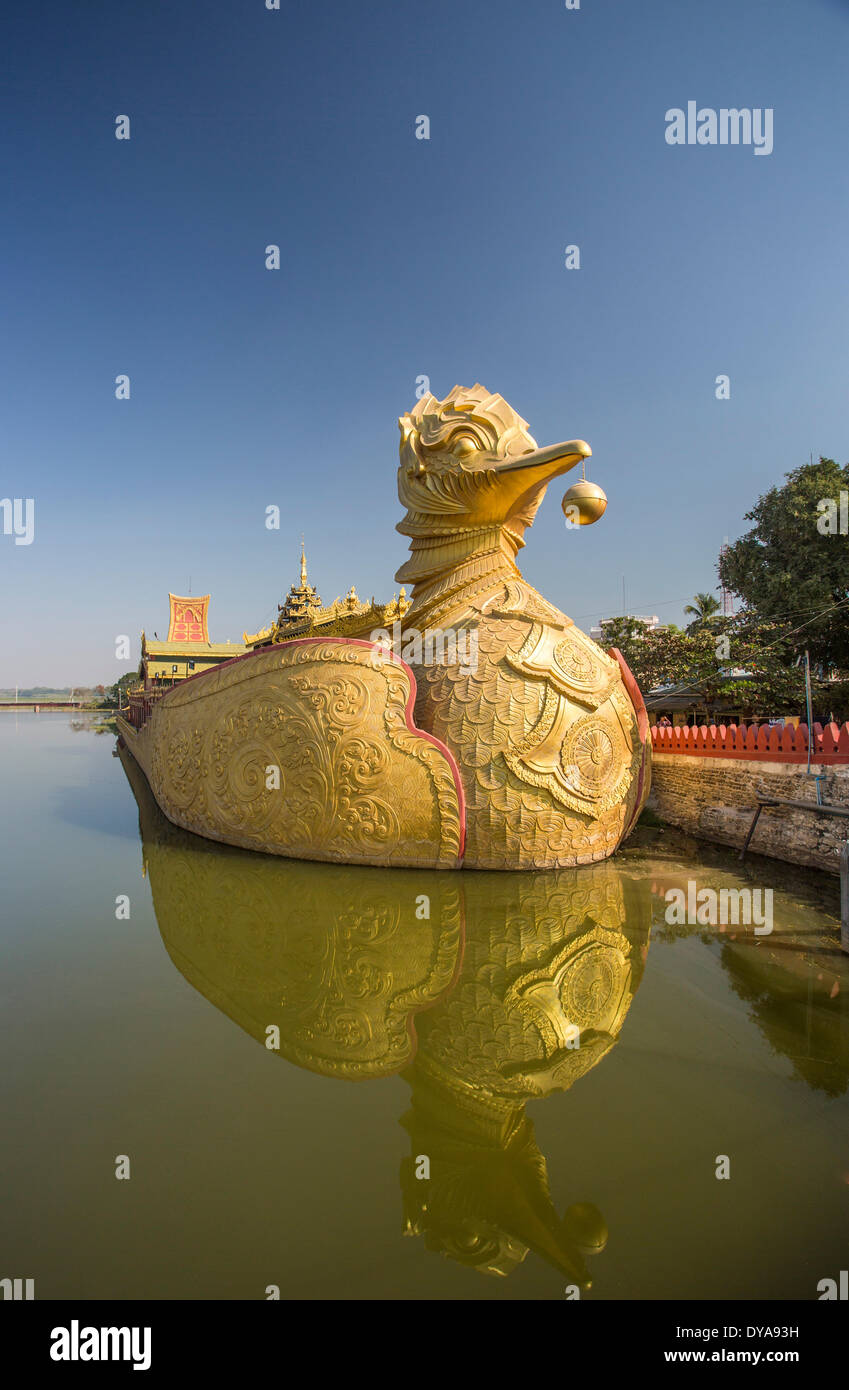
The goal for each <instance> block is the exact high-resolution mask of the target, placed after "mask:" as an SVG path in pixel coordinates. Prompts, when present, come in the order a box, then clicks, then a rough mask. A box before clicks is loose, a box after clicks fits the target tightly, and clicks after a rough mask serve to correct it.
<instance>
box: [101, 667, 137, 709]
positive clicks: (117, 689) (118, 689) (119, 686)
mask: <svg viewBox="0 0 849 1390" xmlns="http://www.w3.org/2000/svg"><path fill="white" fill-rule="evenodd" d="M138 681H139V673H138V671H127V672H125V674H124V675H123V676H120V677H119V678H118V680H117V681H116V682H115V684H114V685H110V686H109V687H108V689H107V691H106V699H105V700H104V704H106V705H109V706H110V707H111V706H112V705H117V704H119V703H120V704H122V705H126V703H127V690H128V689H132V687H133V686H134V685H138ZM119 695H120V697H121V698H120V701H119V698H118V697H119Z"/></svg>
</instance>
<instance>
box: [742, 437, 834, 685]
mask: <svg viewBox="0 0 849 1390" xmlns="http://www.w3.org/2000/svg"><path fill="white" fill-rule="evenodd" d="M786 479H787V481H786V482H785V483H784V485H783V486H782V487H772V488H770V490H769V491H768V492H766V493H764V495H763V496H762V497H761V498H759V500H758V501H757V503H756V504H755V506H754V507H753V508H752V510H751V511H750V512H746V520H747V521H753V522H754V523H755V524H754V526H753V527H752V529H751V530H750V531H747V532H746V534H745V535H743V536H741V537H740V539H739V540H737V541H735V542H734V544H733V545H730V546H727V547H726V548H725V549H724V550H723V552H722V555H721V556H720V560H719V577H720V580H721V582H722V583H723V584H724V585H725V586H726V587H727V588H728V589H731V590H732V592H733V593H735V594H737V595H738V596H739V597H740V598H741V599H742V600H743V601H744V603H745V604H746V606H747V607H748V608H749V609H753V610H755V611H756V612H757V613H758V614H759V616H760V618H761V619H767V620H772V621H775V622H778V623H782V624H784V623H786V624H787V626H788V629H795V628H798V629H799V631H798V632H796V633H794V634H793V635H792V637H788V641H790V643H791V649H792V650H793V651H794V652H795V653H796V654H798V653H800V652H803V651H804V650H805V648H806V647H807V648H808V650H809V651H810V654H811V660H812V661H814V662H817V663H818V664H819V665H820V666H821V667H822V668H823V671H824V672H826V673H827V671H828V670H829V669H830V668H837V669H842V670H849V536H847V535H846V534H845V533H844V534H841V521H842V520H844V519H845V517H846V511H847V508H846V504H845V502H844V505H843V507H841V496H840V494H841V493H844V494H847V493H849V464H845V465H843V466H841V465H840V464H837V463H835V462H834V460H833V459H828V458H821V459H820V461H819V463H812V464H805V465H804V466H803V467H801V468H797V469H795V470H794V471H793V472H792V473H788V474H786ZM843 529H844V531H845V529H846V528H845V526H844V528H843ZM837 605H841V606H837ZM818 615H819V616H818Z"/></svg>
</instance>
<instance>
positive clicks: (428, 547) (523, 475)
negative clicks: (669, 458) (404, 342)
mask: <svg viewBox="0 0 849 1390" xmlns="http://www.w3.org/2000/svg"><path fill="white" fill-rule="evenodd" d="M399 425H400V427H401V463H400V467H399V469H398V496H399V497H400V499H401V502H402V503H403V505H404V506H405V507H406V508H407V515H406V517H405V518H404V520H403V521H402V522H400V523H399V524H398V526H397V528H396V529H397V530H398V531H400V532H401V533H402V535H406V536H410V537H411V545H410V549H411V551H412V555H411V558H410V559H409V560H408V561H407V563H406V564H405V565H403V566H402V567H401V569H400V570H399V571H398V573H397V575H396V579H398V580H399V581H401V582H404V583H412V584H414V585H416V586H418V587H419V590H420V593H421V588H422V586H426V585H428V584H429V583H431V582H432V581H433V580H435V579H437V578H439V577H440V576H441V575H443V574H446V573H449V574H450V573H453V572H455V571H456V569H457V567H458V565H460V564H463V563H466V562H468V561H471V560H475V561H477V562H478V566H477V567H478V569H479V568H480V561H481V560H482V559H483V557H485V556H490V557H492V561H491V562H492V564H493V567H495V566H496V565H497V564H498V563H499V562H501V563H503V564H504V565H505V566H506V567H507V568H508V569H512V568H514V562H515V558H516V554H517V553H518V551H519V550H520V549H521V548H522V546H524V544H525V541H524V535H525V531H526V530H527V528H528V527H529V526H531V525H532V524H533V520H534V517H535V515H536V512H537V508H538V507H539V505H540V503H541V501H542V499H543V497H544V495H545V490H546V488H547V486H548V484H549V483H550V482H551V480H552V478H556V477H557V476H558V475H559V474H561V473H566V472H568V470H569V469H570V468H574V466H575V464H577V463H580V462H581V460H582V459H585V458H589V456H590V455H591V453H592V450H591V449H590V446H589V445H588V444H586V443H585V442H584V441H583V439H571V440H569V441H568V442H567V443H564V444H554V445H552V446H550V447H549V448H546V449H538V448H537V446H536V441H535V440H534V439H533V438H532V437H531V435H530V434H529V433H528V428H527V421H526V420H523V419H522V418H521V416H520V415H517V414H516V411H515V410H513V409H512V407H511V406H509V405H508V404H507V402H506V401H505V400H504V399H503V397H501V396H498V395H491V394H490V393H489V392H488V391H487V390H486V389H485V388H484V387H483V386H480V385H476V386H473V387H472V388H471V390H466V389H464V388H463V387H460V386H455V387H454V390H453V391H452V392H451V393H450V395H448V396H447V397H446V398H445V400H444V401H437V400H436V398H435V397H434V396H431V395H427V396H424V397H423V398H422V399H421V400H420V401H419V402H418V404H417V405H416V407H415V409H414V410H412V411H411V412H410V413H409V414H408V415H403V416H402V417H401V419H400V420H399ZM414 599H415V593H414Z"/></svg>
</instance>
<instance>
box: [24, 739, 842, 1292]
mask: <svg viewBox="0 0 849 1390" xmlns="http://www.w3.org/2000/svg"><path fill="white" fill-rule="evenodd" d="M114 749H115V740H114V738H112V737H110V736H108V735H95V734H94V733H92V732H91V731H80V730H74V728H73V727H72V724H71V719H70V717H69V716H67V715H45V714H42V715H39V716H35V715H33V714H31V713H25V714H19V715H14V714H3V715H0V766H2V769H3V786H4V796H3V810H2V816H3V824H2V831H3V833H2V856H3V904H4V908H5V911H4V913H3V927H2V938H0V940H1V941H2V957H0V958H1V959H2V976H0V1000H2V1004H0V1009H2V1022H1V1023H0V1027H2V1049H3V1056H4V1058H5V1065H4V1067H3V1069H2V1072H0V1095H2V1115H3V1125H2V1135H1V1136H0V1190H2V1194H3V1201H2V1212H1V1213H0V1250H2V1264H3V1268H2V1270H0V1277H7V1276H8V1277H14V1276H21V1277H30V1278H34V1279H35V1281H36V1297H38V1298H67V1299H71V1298H74V1299H76V1298H91V1299H98V1298H143V1299H179V1298H225V1299H230V1298H239V1299H263V1298H265V1297H266V1296H267V1294H266V1290H267V1288H268V1287H269V1286H271V1285H276V1286H277V1287H278V1288H279V1290H280V1296H281V1298H317V1299H322V1298H331V1299H345V1298H374V1299H382V1298H393V1299H396V1298H397V1299H412V1298H450V1299H465V1298H471V1299H480V1298H498V1299H539V1298H555V1299H562V1298H563V1297H564V1294H565V1290H566V1288H567V1286H568V1285H570V1284H572V1283H575V1282H584V1281H586V1280H587V1279H591V1281H592V1286H591V1287H590V1288H589V1289H588V1290H587V1291H585V1292H584V1293H583V1295H582V1296H583V1297H584V1298H588V1299H601V1300H605V1299H620V1298H628V1299H664V1298H710V1299H726V1298H729V1299H745V1298H774V1299H789V1298H803V1299H812V1298H816V1297H817V1291H816V1285H817V1283H818V1281H819V1280H820V1279H823V1278H827V1277H833V1278H836V1277H837V1275H838V1273H839V1271H840V1269H842V1268H845V1267H846V1256H847V1235H849V1105H847V1086H849V1006H847V988H849V962H847V958H846V957H844V956H842V955H841V954H840V952H839V949H838V938H839V921H838V918H839V891H838V881H837V879H836V878H835V879H833V880H832V879H830V878H826V877H825V876H822V875H810V876H808V875H806V874H804V873H803V872H802V871H797V870H793V871H792V872H791V871H789V870H788V869H787V868H786V867H784V866H782V865H779V864H776V863H772V862H771V861H768V860H763V859H758V858H753V859H752V860H751V863H750V864H748V865H747V866H746V867H745V869H743V870H742V871H741V870H740V868H739V866H738V864H737V861H736V858H735V857H734V856H733V855H732V854H730V853H725V852H723V851H721V850H716V849H710V848H708V847H705V846H701V847H700V846H698V845H696V844H695V843H694V842H693V841H690V840H687V839H685V838H683V837H681V836H678V835H676V834H675V833H674V832H671V831H668V830H667V831H662V830H658V829H649V828H645V829H643V828H641V829H640V830H639V831H638V832H637V837H636V838H635V839H632V841H630V842H629V846H628V847H627V848H626V849H625V850H624V851H623V852H622V853H621V854H620V855H618V856H617V857H616V859H615V860H614V861H612V862H610V863H608V864H604V865H599V866H595V867H590V868H583V869H579V870H575V871H563V872H559V873H551V874H522V875H514V874H489V873H488V874H473V873H468V874H467V873H460V874H427V873H421V872H418V871H412V870H406V871H404V870H395V871H386V872H384V871H381V870H377V869H348V868H341V867H335V866H326V865H317V864H301V863H295V862H289V861H285V860H277V859H273V858H270V857H264V856H260V855H252V854H249V853H246V852H243V851H239V850H235V849H229V848H226V847H220V846H216V845H213V844H211V843H209V842H207V841H204V840H201V839H198V838H196V837H194V836H191V835H187V834H185V833H183V832H182V831H178V830H177V829H175V827H173V826H172V825H170V824H169V822H168V821H167V820H165V818H164V817H163V816H162V814H161V813H160V812H159V810H158V808H157V807H156V805H155V803H154V802H153V800H152V797H151V795H150V793H149V790H148V788H147V785H146V783H145V782H144V780H143V778H142V777H141V774H140V773H139V772H138V769H137V768H136V767H135V765H134V764H133V762H132V760H131V759H125V760H124V761H122V760H121V759H119V758H118V757H114V756H113V750H114ZM688 882H694V883H696V884H697V885H698V887H699V888H703V887H714V888H717V889H719V888H721V887H734V886H737V887H740V886H749V887H756V888H769V887H771V888H772V889H773V890H774V930H773V932H772V934H771V935H763V936H760V937H756V936H755V935H754V933H753V931H752V929H751V928H749V929H739V928H735V927H733V926H732V927H729V928H726V929H725V930H724V931H719V930H718V929H712V928H701V927H690V926H683V927H670V926H668V925H667V924H666V922H665V912H666V902H665V899H664V893H665V892H666V891H667V890H668V889H669V888H670V887H675V886H682V887H686V885H687V883H688ZM122 895H126V897H127V898H128V899H129V910H130V916H129V920H125V919H118V918H116V900H117V899H119V898H120V897H121V896H122ZM423 895H424V898H426V899H428V900H429V910H430V916H429V918H425V917H423V916H422V915H421V914H423V913H424V912H425V911H426V910H427V903H425V902H424V901H423ZM417 913H418V914H419V915H417ZM576 1028H577V1029H579V1030H580V1032H579V1034H576V1032H575V1029H576ZM576 1037H577V1038H579V1042H580V1045H579V1046H576V1045H575V1044H576ZM269 1043H270V1044H278V1045H277V1046H276V1047H275V1046H269V1045H268V1044H269ZM120 1155H126V1156H127V1157H128V1159H129V1163H130V1178H129V1180H117V1179H116V1176H115V1173H116V1162H117V1161H118V1156H120ZM719 1155H726V1156H727V1157H728V1159H729V1162H730V1178H729V1179H728V1180H718V1179H717V1176H716V1172H717V1156H719ZM423 1159H424V1160H426V1162H424V1163H423V1161H422V1160H423ZM428 1163H429V1169H430V1175H429V1177H419V1176H417V1169H418V1170H419V1171H424V1170H425V1169H426V1168H427V1166H428ZM499 1276H500V1277H499Z"/></svg>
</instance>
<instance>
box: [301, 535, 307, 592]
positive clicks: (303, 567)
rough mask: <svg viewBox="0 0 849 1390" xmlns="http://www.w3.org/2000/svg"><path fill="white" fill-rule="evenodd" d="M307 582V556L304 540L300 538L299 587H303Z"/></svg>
mask: <svg viewBox="0 0 849 1390" xmlns="http://www.w3.org/2000/svg"><path fill="white" fill-rule="evenodd" d="M306 582H307V556H306V551H305V550H304V538H303V536H301V587H305V585H306Z"/></svg>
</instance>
